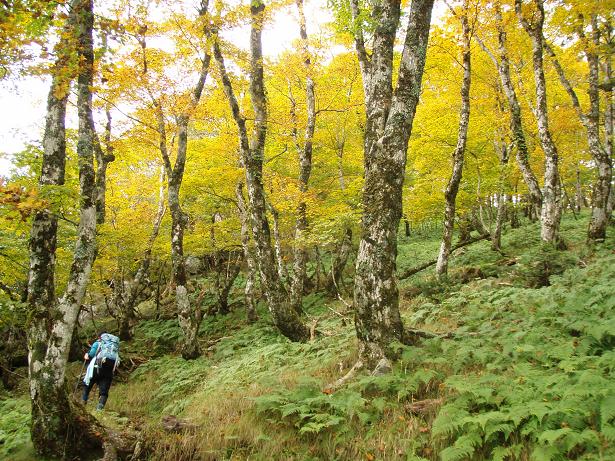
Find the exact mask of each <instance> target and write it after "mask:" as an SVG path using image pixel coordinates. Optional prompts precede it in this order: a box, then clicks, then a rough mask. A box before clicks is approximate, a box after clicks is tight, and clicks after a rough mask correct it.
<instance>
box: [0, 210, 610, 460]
mask: <svg viewBox="0 0 615 461" xmlns="http://www.w3.org/2000/svg"><path fill="white" fill-rule="evenodd" d="M586 224H587V216H585V215H583V216H582V217H580V219H578V220H576V219H574V218H573V217H572V216H566V217H565V218H564V221H563V223H562V236H563V238H564V240H565V243H566V245H567V249H566V250H562V251H556V250H554V249H552V248H550V247H545V246H543V245H541V244H540V241H539V228H538V225H537V224H526V225H524V226H523V227H521V228H519V229H510V230H508V231H507V232H506V233H505V235H504V237H503V242H502V243H503V244H502V248H503V252H502V253H497V252H493V251H491V250H490V248H489V242H486V241H483V242H479V243H476V244H474V245H472V246H469V247H466V248H464V249H462V250H458V251H457V252H456V253H455V256H454V257H453V259H452V265H451V268H450V274H449V277H448V279H446V280H442V281H438V280H437V279H436V278H435V277H434V276H433V272H434V270H433V268H431V269H427V270H425V271H423V272H421V273H419V274H416V275H414V276H413V277H411V278H409V279H406V280H403V281H401V283H400V290H401V296H400V300H401V306H400V307H401V311H402V316H403V318H404V321H405V324H406V326H407V327H412V328H420V329H422V330H426V331H430V332H433V333H437V334H440V333H441V334H442V336H438V337H434V338H431V339H426V340H423V341H422V342H421V343H420V344H418V345H416V346H414V347H408V346H404V345H402V344H399V345H396V346H395V347H396V349H397V352H398V354H399V361H398V362H397V363H396V364H395V366H394V370H393V372H392V373H390V374H387V375H384V376H369V375H361V374H359V375H357V376H356V377H355V378H354V379H353V380H351V381H349V382H348V383H347V384H346V385H345V386H344V387H342V388H341V389H339V390H336V391H335V392H329V391H327V390H326V389H327V385H329V384H330V383H332V382H334V381H335V380H336V379H338V378H339V377H341V376H342V375H344V374H345V373H346V372H347V371H348V369H349V368H350V367H351V366H352V364H353V363H354V362H355V360H356V356H355V355H356V339H355V335H354V327H353V322H352V315H351V314H350V313H349V312H347V311H346V309H347V308H346V305H345V304H344V303H343V302H341V301H339V300H332V299H330V298H328V297H326V296H325V295H324V294H322V293H316V294H311V295H309V296H306V298H305V304H304V307H305V311H306V317H307V321H308V322H317V327H316V329H317V331H318V335H317V336H316V338H315V339H314V340H313V341H311V342H309V343H306V344H297V343H291V342H289V341H287V340H286V339H285V338H283V337H282V336H281V335H279V334H278V333H277V332H276V330H275V329H274V328H273V326H272V324H271V323H270V321H269V317H268V314H267V313H266V308H265V306H264V305H260V306H259V308H260V311H259V312H260V314H261V320H259V321H258V322H256V323H254V324H248V323H247V322H246V320H245V313H244V312H243V310H242V308H241V289H240V287H236V290H235V291H234V293H233V294H232V299H231V301H232V302H233V305H235V306H236V307H235V309H234V310H233V311H232V312H231V313H230V314H229V315H227V316H211V317H206V318H205V320H204V321H203V325H202V328H201V336H200V337H201V347H202V349H203V350H204V351H205V353H204V355H203V356H202V357H201V358H199V359H197V360H193V361H184V360H182V358H181V356H180V355H179V354H178V353H177V351H176V345H177V341H178V338H179V337H180V330H179V328H178V326H177V322H176V320H175V319H173V318H169V319H168V320H154V319H151V318H150V319H145V320H143V321H141V322H140V324H139V325H138V327H137V328H136V330H135V335H134V340H132V341H130V342H126V343H123V344H122V356H123V360H124V363H123V367H122V370H121V371H120V373H119V376H118V377H117V379H116V381H115V382H114V385H113V386H112V388H111V392H110V398H109V402H108V404H107V408H106V409H105V411H103V412H95V411H94V410H93V408H94V406H95V401H96V399H92V402H90V404H89V408H90V409H91V410H92V412H93V413H94V414H96V416H97V417H98V418H99V419H101V420H103V421H104V422H105V424H109V425H113V426H116V427H118V428H123V427H127V426H130V427H131V428H133V429H135V430H137V431H139V432H140V433H141V434H142V437H143V443H142V446H143V453H144V455H143V457H142V459H149V460H168V461H181V460H192V459H207V460H231V459H233V460H244V459H250V460H361V459H363V460H400V459H404V460H423V459H426V460H438V459H441V460H443V461H453V460H465V459H477V460H479V459H485V460H512V459H520V460H526V459H527V460H529V459H532V460H534V459H535V460H543V459H544V460H560V459H583V460H593V459H595V460H608V459H615V367H614V365H613V364H615V316H614V315H613V314H614V312H615V284H614V283H613V281H614V280H615V238H613V237H612V235H613V229H612V228H611V229H609V231H610V234H611V237H610V238H609V239H608V240H607V242H605V243H603V244H600V245H598V246H596V247H594V248H591V249H590V248H588V247H587V246H586V245H585V230H586ZM438 246H439V236H438V235H436V234H434V235H431V236H422V237H421V236H417V237H412V238H408V239H405V238H402V239H400V247H399V259H398V260H399V271H400V273H401V272H402V271H403V270H404V269H408V268H411V267H414V266H417V265H419V264H421V263H422V262H425V261H427V260H430V259H432V258H433V257H434V255H435V254H436V253H437V248H438ZM348 288H350V284H349V287H348ZM345 296H346V299H347V301H348V302H349V301H350V299H351V296H350V294H349V293H348V292H345ZM142 313H143V314H144V316H145V317H147V315H148V311H147V309H145V308H142ZM80 366H81V365H80V364H79V363H73V364H71V368H70V370H69V376H70V380H69V382H72V383H76V382H77V374H78V373H79V370H80ZM18 372H20V371H19V370H18ZM21 372H22V373H23V370H21ZM73 385H74V384H73ZM28 414H29V401H28V398H27V383H26V382H25V379H24V380H23V381H22V383H21V384H20V385H19V387H18V388H17V389H16V390H13V391H11V393H10V394H8V395H7V394H6V392H4V393H3V394H2V393H0V459H10V460H15V461H19V460H30V459H37V458H35V457H34V455H33V452H32V448H31V444H30V442H29V433H28V420H29V416H28ZM170 415H173V416H177V417H178V418H181V419H182V420H185V421H184V422H186V423H187V425H188V427H187V428H186V429H184V430H182V431H179V432H168V431H166V430H165V429H164V428H163V426H162V424H161V419H162V418H163V417H165V416H167V417H168V416H170ZM167 420H168V418H167Z"/></svg>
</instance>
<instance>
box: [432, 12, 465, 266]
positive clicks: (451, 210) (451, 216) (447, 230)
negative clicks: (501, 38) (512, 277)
mask: <svg viewBox="0 0 615 461" xmlns="http://www.w3.org/2000/svg"><path fill="white" fill-rule="evenodd" d="M467 14H468V3H467V1H465V2H464V5H463V15H462V16H461V17H460V20H461V28H462V35H463V52H462V62H463V64H462V65H463V81H462V84H461V110H460V113H459V132H458V135H457V146H456V147H455V152H454V153H453V172H452V174H451V177H450V179H449V182H448V185H447V186H446V191H445V192H444V198H445V200H446V205H445V210H444V221H443V233H442V243H441V244H440V253H439V254H438V262H437V263H436V274H437V276H438V277H443V276H445V275H446V273H447V271H448V257H449V255H450V251H451V241H452V240H453V228H454V226H455V202H456V200H457V192H458V191H459V184H460V183H461V177H462V174H463V158H464V153H465V148H466V142H467V140H468V125H469V123H470V84H471V80H472V75H471V73H470V70H471V57H470V45H471V43H470V25H469V24H468V16H467Z"/></svg>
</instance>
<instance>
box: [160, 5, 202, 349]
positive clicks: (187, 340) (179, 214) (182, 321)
mask: <svg viewBox="0 0 615 461" xmlns="http://www.w3.org/2000/svg"><path fill="white" fill-rule="evenodd" d="M208 5H209V2H208V1H203V2H202V3H201V7H200V10H199V16H201V17H203V16H205V15H206V14H207V10H208ZM207 27H208V26H206V28H205V30H204V33H205V35H206V36H209V35H210V31H209V29H208V28H207ZM210 61H211V56H210V54H209V53H206V54H205V56H204V57H203V59H202V63H201V69H200V72H199V78H198V80H197V83H196V85H195V86H194V88H193V89H192V94H191V98H190V102H189V103H188V106H187V107H186V108H185V109H184V110H183V111H182V113H181V114H180V115H179V116H178V117H177V156H176V158H175V165H171V160H170V158H169V154H168V150H167V143H166V128H165V118H164V113H163V111H162V106H161V104H160V103H159V102H158V103H157V109H158V111H157V112H158V132H159V136H160V153H161V154H162V159H163V161H164V165H165V170H166V175H167V197H168V203H169V211H170V213H171V261H172V265H173V281H174V284H175V304H176V309H177V318H178V322H179V326H180V328H181V330H182V332H183V334H184V339H183V343H182V357H183V358H184V359H186V360H190V359H195V358H197V357H199V356H200V355H201V351H200V348H199V344H198V341H197V335H198V331H199V327H200V325H201V321H202V320H203V313H202V311H201V308H200V306H191V303H190V298H189V296H188V288H187V276H186V261H185V258H184V231H185V229H186V226H187V224H188V221H189V219H188V216H187V215H186V214H185V213H184V211H183V210H182V207H181V202H180V189H181V184H182V181H183V177H184V170H185V167H186V154H187V151H188V124H189V123H190V119H191V117H192V113H193V112H194V110H195V109H196V107H197V106H198V104H199V101H200V100H201V95H202V94H203V88H204V87H205V81H206V80H207V75H208V73H209V64H210Z"/></svg>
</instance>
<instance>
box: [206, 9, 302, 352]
mask: <svg viewBox="0 0 615 461" xmlns="http://www.w3.org/2000/svg"><path fill="white" fill-rule="evenodd" d="M264 11H265V4H264V3H263V2H261V1H258V0H256V1H254V2H252V3H251V4H250V18H251V31H250V98H251V101H252V107H253V109H254V116H255V119H254V128H253V134H252V139H250V137H249V136H248V128H247V124H246V118H245V116H244V115H242V113H241V110H240V108H239V103H238V101H237V97H236V96H235V92H234V90H233V86H232V83H231V80H230V78H229V75H228V72H227V70H226V66H225V63H224V57H223V55H222V50H221V48H220V42H219V40H214V44H213V52H214V57H215V59H216V62H217V63H218V70H219V72H220V79H221V80H222V85H223V88H224V92H225V94H226V97H227V99H228V101H229V105H230V108H231V112H232V114H233V118H234V120H235V123H236V125H237V128H238V132H239V148H240V153H241V161H242V164H243V166H244V171H245V177H246V188H247V192H248V209H249V212H250V220H251V224H252V236H253V238H254V243H255V246H256V255H257V258H258V266H259V271H260V278H261V285H262V287H263V290H264V292H265V296H266V298H267V303H268V305H269V311H270V312H271V315H272V317H273V321H274V323H275V325H276V327H277V328H278V329H279V330H280V331H281V332H282V334H283V335H284V336H286V337H287V338H289V339H291V340H293V341H306V340H307V339H309V337H310V332H309V329H308V328H307V327H306V325H305V324H304V323H303V322H302V321H301V318H300V317H299V315H298V314H297V312H296V311H295V310H294V309H293V308H292V307H291V305H290V303H289V302H288V298H287V294H286V290H285V289H284V286H283V282H282V279H281V277H280V275H279V273H278V271H277V269H276V260H275V251H274V248H273V245H272V243H271V232H270V228H269V221H268V219H267V213H266V211H267V207H266V199H265V190H264V187H263V158H264V156H265V140H266V137H267V101H266V97H265V81H264V71H263V50H262V41H261V36H262V29H263V15H264Z"/></svg>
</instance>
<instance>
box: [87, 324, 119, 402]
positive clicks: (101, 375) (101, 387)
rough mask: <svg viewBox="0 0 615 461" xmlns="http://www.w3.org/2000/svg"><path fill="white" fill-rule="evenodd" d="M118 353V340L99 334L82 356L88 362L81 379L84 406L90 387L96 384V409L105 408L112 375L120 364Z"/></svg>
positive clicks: (106, 334) (110, 335)
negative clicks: (97, 397) (97, 396)
mask: <svg viewBox="0 0 615 461" xmlns="http://www.w3.org/2000/svg"><path fill="white" fill-rule="evenodd" d="M119 351H120V339H119V338H118V337H117V336H114V335H112V334H109V333H101V334H100V335H99V336H98V339H97V340H96V341H95V342H94V344H92V347H91V348H90V350H89V351H88V352H87V353H86V354H85V355H84V356H83V358H84V360H90V364H89V365H88V368H87V371H86V373H85V377H84V378H83V384H84V387H83V397H82V398H83V403H84V405H85V404H87V401H88V397H89V395H90V391H91V390H92V387H93V386H94V384H98V395H99V399H98V405H97V406H96V409H97V410H102V409H103V408H104V407H105V403H107V397H109V388H110V387H111V381H112V380H113V373H114V372H115V369H116V368H117V366H118V365H119V363H120V355H119Z"/></svg>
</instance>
